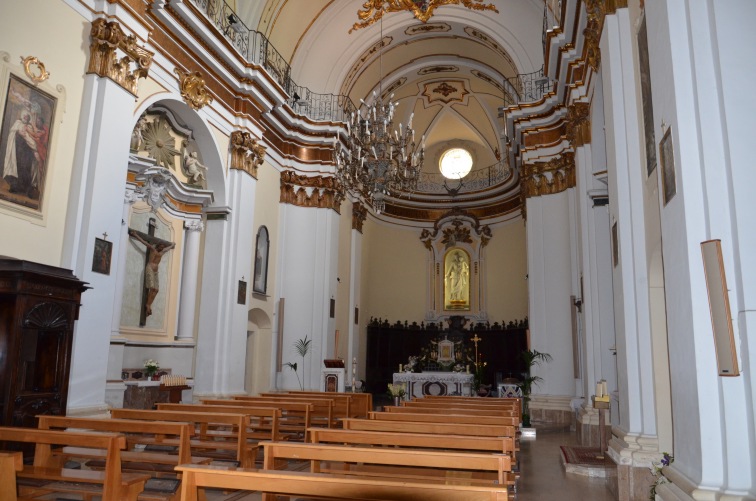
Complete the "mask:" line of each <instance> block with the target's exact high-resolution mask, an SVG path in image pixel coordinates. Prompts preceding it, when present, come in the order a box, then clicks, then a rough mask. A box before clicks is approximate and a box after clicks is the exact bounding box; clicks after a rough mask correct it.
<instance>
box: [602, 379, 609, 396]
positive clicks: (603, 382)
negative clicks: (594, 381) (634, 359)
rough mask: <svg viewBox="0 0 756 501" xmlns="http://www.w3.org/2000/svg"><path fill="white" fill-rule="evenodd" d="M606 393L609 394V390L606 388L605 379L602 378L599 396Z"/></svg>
mask: <svg viewBox="0 0 756 501" xmlns="http://www.w3.org/2000/svg"><path fill="white" fill-rule="evenodd" d="M608 395H609V391H608V390H607V388H606V380H605V379H602V380H601V396H602V397H603V396H608Z"/></svg>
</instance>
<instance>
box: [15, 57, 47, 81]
mask: <svg viewBox="0 0 756 501" xmlns="http://www.w3.org/2000/svg"><path fill="white" fill-rule="evenodd" d="M20 59H21V64H23V65H24V72H25V73H26V76H27V77H29V78H30V79H31V81H32V82H34V85H37V84H41V83H42V82H44V81H45V80H47V79H48V78H50V72H49V71H47V70H46V69H45V64H44V63H43V62H42V61H40V60H39V59H37V58H36V57H34V56H28V57H23V56H21V58H20ZM32 66H36V73H35V71H34V70H33V69H32Z"/></svg>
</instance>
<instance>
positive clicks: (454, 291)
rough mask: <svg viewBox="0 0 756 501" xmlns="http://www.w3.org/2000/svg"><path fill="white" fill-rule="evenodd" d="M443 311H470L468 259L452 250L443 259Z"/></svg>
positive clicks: (463, 252) (464, 253) (463, 253)
mask: <svg viewBox="0 0 756 501" xmlns="http://www.w3.org/2000/svg"><path fill="white" fill-rule="evenodd" d="M444 309H446V310H469V309H470V257H469V256H468V254H467V252H465V251H464V250H462V249H452V250H451V251H449V252H448V253H447V254H446V257H445V258H444Z"/></svg>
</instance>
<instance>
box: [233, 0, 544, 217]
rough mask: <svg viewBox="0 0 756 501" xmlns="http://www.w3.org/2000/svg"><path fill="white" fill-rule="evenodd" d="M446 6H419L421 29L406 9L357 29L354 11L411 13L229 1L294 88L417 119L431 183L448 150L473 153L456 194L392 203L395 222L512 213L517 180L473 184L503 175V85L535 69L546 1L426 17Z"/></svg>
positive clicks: (448, 10) (312, 1) (338, 0)
mask: <svg viewBox="0 0 756 501" xmlns="http://www.w3.org/2000/svg"><path fill="white" fill-rule="evenodd" d="M452 1H455V0H425V2H426V11H430V12H432V14H433V15H432V17H430V18H429V19H428V20H427V22H425V23H423V22H421V21H420V20H418V19H417V18H416V17H415V16H414V15H413V13H412V12H410V11H409V10H407V8H403V9H402V10H401V11H398V12H388V13H385V14H384V15H383V16H382V18H381V19H379V20H375V19H376V18H377V17H380V16H376V15H375V14H376V12H373V16H372V17H370V18H368V20H367V21H368V22H369V21H371V20H375V22H372V23H371V24H369V26H365V27H356V23H359V22H361V20H360V18H359V17H358V11H363V12H367V13H368V14H369V13H370V12H369V11H370V9H368V8H366V7H365V6H366V5H368V6H369V4H376V5H379V4H381V5H388V4H389V3H391V4H394V5H397V6H399V5H401V4H407V5H408V6H410V7H411V5H410V4H412V0H391V1H390V2H389V1H388V0H386V1H372V2H363V0H267V1H265V2H262V1H250V0H236V6H235V10H236V12H237V13H238V14H239V16H240V17H241V18H242V19H243V20H244V22H245V24H247V26H249V27H251V28H253V29H256V30H257V31H259V32H261V33H263V34H264V35H265V36H266V37H268V39H269V40H270V42H271V44H272V46H274V47H275V49H276V50H277V51H278V52H279V53H280V55H281V56H282V57H283V59H285V60H286V61H288V62H289V64H290V66H291V71H292V74H291V77H292V79H293V80H294V81H295V82H296V84H297V85H300V86H304V87H307V88H309V89H310V90H311V91H313V92H317V93H331V94H339V95H346V96H349V98H351V100H352V101H353V102H354V103H355V104H357V105H359V102H360V99H361V98H364V99H365V100H366V101H369V97H370V96H372V94H373V93H374V92H376V93H380V94H382V95H384V96H386V97H387V95H388V94H393V95H394V97H393V101H398V102H399V107H398V110H397V115H396V116H397V121H401V122H404V123H406V121H407V119H408V118H409V116H410V114H411V113H414V119H413V127H414V128H415V131H416V133H417V135H418V136H419V135H422V134H425V136H426V160H425V165H424V172H426V173H428V174H429V176H430V177H428V179H430V180H434V179H435V180H437V181H438V182H439V183H440V182H442V181H443V180H442V178H441V177H440V175H438V158H439V156H440V154H441V153H442V152H443V151H445V150H446V149H447V148H448V147H449V146H452V145H461V146H465V147H466V148H467V149H468V150H470V151H471V153H472V154H473V157H474V160H475V164H474V167H473V172H472V173H471V174H470V175H468V177H467V178H466V181H465V183H466V184H469V185H470V186H469V187H467V188H466V189H463V190H461V191H462V192H461V193H460V194H457V195H455V196H452V195H450V193H449V192H448V190H445V189H442V190H440V191H438V192H435V193H434V192H433V190H429V191H426V192H425V193H420V194H415V195H413V196H412V197H411V198H410V199H402V200H397V201H395V204H394V205H395V208H396V209H397V210H396V211H395V215H398V217H406V218H410V219H411V218H420V219H425V218H426V217H431V216H432V215H433V214H435V213H437V212H438V210H443V209H444V208H447V209H448V208H451V207H452V206H457V207H460V208H465V209H468V210H469V209H473V208H476V209H477V210H478V211H479V214H480V215H483V216H485V215H486V214H489V215H491V216H494V215H499V216H501V215H502V214H504V213H508V214H510V215H511V214H514V213H516V212H518V208H519V183H518V175H517V172H514V171H506V172H505V175H504V176H502V177H498V178H495V179H496V180H495V182H494V183H490V184H492V186H486V185H485V184H486V183H485V182H484V183H480V182H478V183H477V184H476V183H475V182H474V180H475V179H476V176H477V179H479V180H480V179H484V178H485V179H491V176H490V173H491V172H494V171H497V169H499V171H500V169H501V168H502V167H503V168H504V169H506V168H507V167H508V166H507V165H506V158H507V157H506V155H503V154H502V152H504V151H505V149H506V145H505V143H504V139H503V137H502V136H503V134H502V127H503V123H502V120H501V119H500V118H499V114H500V108H501V107H502V106H503V104H504V93H505V90H504V89H505V87H504V80H505V79H506V78H513V77H516V75H518V74H521V73H530V72H533V71H537V70H539V69H540V68H541V66H542V64H543V46H542V33H543V18H544V1H543V0H489V1H486V2H483V1H481V0H460V1H459V2H458V3H460V4H463V3H467V4H471V5H473V6H478V7H481V6H485V5H491V6H493V7H495V9H496V11H494V10H490V9H486V10H476V9H475V10H474V9H471V8H467V7H465V6H464V5H440V6H437V7H436V8H435V10H432V11H431V10H430V9H429V7H430V6H432V5H433V4H440V3H443V2H452ZM416 3H418V4H422V3H423V2H422V1H421V0H418V1H417V2H416ZM497 11H498V12H497ZM378 14H380V13H379V12H378ZM365 24H367V23H365ZM500 160H501V161H500ZM502 162H503V163H502ZM490 169H493V170H490ZM452 184H453V183H452ZM486 207H488V209H486ZM431 208H435V209H436V210H430V209H431ZM399 214H404V216H401V215H399ZM421 214H425V215H426V217H421ZM431 218H432V217H431Z"/></svg>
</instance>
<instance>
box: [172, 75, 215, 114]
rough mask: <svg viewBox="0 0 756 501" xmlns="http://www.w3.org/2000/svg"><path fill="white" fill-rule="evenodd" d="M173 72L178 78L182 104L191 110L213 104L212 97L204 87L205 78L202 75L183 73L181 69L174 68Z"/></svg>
mask: <svg viewBox="0 0 756 501" xmlns="http://www.w3.org/2000/svg"><path fill="white" fill-rule="evenodd" d="M173 72H174V73H176V75H178V77H179V89H180V90H181V97H182V98H184V102H185V103H186V104H188V105H189V107H190V108H191V109H193V110H199V109H200V108H202V107H203V106H205V105H206V104H210V103H212V102H213V96H211V95H210V92H209V91H208V89H207V87H206V86H205V78H204V77H203V76H202V73H200V72H199V71H195V72H194V73H192V72H189V71H184V70H182V69H181V68H174V69H173Z"/></svg>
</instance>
